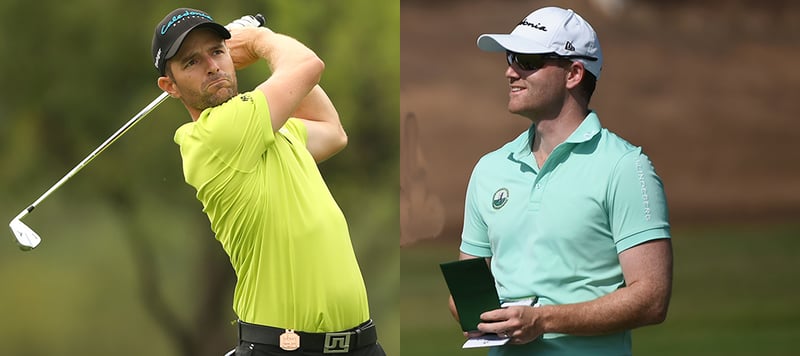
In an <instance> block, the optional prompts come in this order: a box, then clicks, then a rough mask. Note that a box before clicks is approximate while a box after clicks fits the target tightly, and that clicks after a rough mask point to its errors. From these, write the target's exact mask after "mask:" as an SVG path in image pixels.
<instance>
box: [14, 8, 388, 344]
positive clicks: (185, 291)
mask: <svg viewBox="0 0 800 356" xmlns="http://www.w3.org/2000/svg"><path fill="white" fill-rule="evenodd" d="M184 6H189V7H194V8H199V9H203V10H206V11H208V12H209V13H210V14H211V15H212V16H214V17H215V19H217V20H218V21H219V22H222V23H225V22H227V21H229V20H232V19H234V18H238V17H240V16H242V15H244V14H251V13H257V12H260V13H263V14H265V15H266V17H267V21H268V26H269V27H271V28H273V29H274V30H275V31H277V32H282V33H286V34H289V35H291V36H293V37H295V38H297V39H299V40H300V41H301V42H303V43H305V44H307V45H308V46H309V47H311V48H312V49H314V50H315V51H316V52H317V53H318V54H319V55H320V57H321V58H322V59H323V60H324V61H325V63H326V72H325V74H324V75H323V78H322V82H321V84H322V86H323V88H325V90H326V91H327V92H328V94H329V96H330V97H331V99H332V101H333V102H334V103H335V104H336V107H337V109H338V111H339V113H340V115H341V118H342V121H343V124H344V126H345V128H346V130H347V131H348V134H349V137H350V143H349V146H348V148H347V149H345V150H344V151H343V152H341V153H340V154H339V155H337V156H336V157H334V158H332V159H331V160H329V161H327V162H325V163H324V164H323V165H322V166H321V170H322V172H323V175H324V176H325V177H326V180H327V181H328V183H329V186H330V188H331V191H332V193H333V195H334V196H335V197H336V199H337V201H338V202H339V204H340V206H341V207H342V210H343V211H344V213H345V215H346V216H347V218H348V222H349V224H350V228H351V233H352V240H353V245H354V247H355V250H356V254H357V256H358V259H359V263H360V264H361V268H362V271H363V273H364V278H365V282H366V285H367V289H368V293H369V297H370V307H371V312H372V316H373V318H374V319H375V321H376V323H377V324H378V328H379V329H378V330H379V333H380V340H381V343H382V344H383V346H384V348H385V349H386V350H387V352H388V353H389V354H390V355H399V299H398V293H399V291H398V290H399V269H400V264H399V250H398V248H397V241H398V238H399V233H398V231H399V227H398V218H397V216H398V195H397V187H398V185H399V183H398V176H399V172H398V163H397V162H398V154H399V153H398V152H399V142H398V141H399V133H398V125H397V113H398V111H399V99H398V95H397V92H398V85H399V84H398V83H399V75H400V73H399V50H400V47H399V21H400V9H399V1H398V0H391V1H370V0H350V1H325V0H304V1H265V0H262V1H244V0H238V1H236V0H234V1H225V2H222V1H193V2H191V3H190V4H187V3H183V2H175V1H153V0H141V1H116V0H112V1H107V0H75V1H52V0H43V1H40V2H37V3H36V4H33V3H30V2H25V1H16V0H13V1H3V2H0V29H1V30H2V33H4V34H5V36H4V39H3V40H2V41H0V53H3V54H4V55H3V56H2V57H0V67H1V68H2V69H0V73H2V82H3V83H4V85H3V86H2V88H0V160H2V161H0V162H2V167H3V168H2V169H1V170H0V201H2V206H0V216H3V217H5V218H6V219H7V220H8V221H10V220H11V219H12V218H13V217H14V216H15V215H16V214H18V213H19V212H20V211H21V210H22V209H24V208H25V207H27V206H28V204H30V203H31V202H33V200H34V199H36V198H37V197H38V196H39V195H40V194H42V193H44V191H45V190H46V189H47V188H48V187H50V186H51V185H52V184H54V183H55V182H56V181H57V180H58V179H60V178H61V177H62V176H63V175H64V174H65V173H66V172H67V171H69V170H70V169H71V168H72V167H74V166H75V165H76V164H77V163H78V162H79V161H80V160H82V159H83V157H85V156H86V155H87V154H88V153H89V152H91V151H92V150H93V149H94V148H95V147H97V146H98V145H99V144H100V143H101V142H103V141H104V140H105V139H106V138H107V137H109V136H110V135H111V134H112V133H113V132H114V131H116V130H117V129H118V128H119V127H120V126H122V124H123V123H125V122H126V121H128V119H130V117H132V116H133V115H134V114H135V113H136V112H138V111H139V110H140V109H141V108H143V107H144V106H145V105H146V104H147V103H149V102H150V101H151V100H153V99H154V98H155V97H156V96H157V95H158V94H159V93H160V92H159V90H158V88H157V86H156V72H155V69H154V68H153V65H152V58H151V55H150V43H151V42H150V41H151V38H152V33H153V29H154V28H155V25H156V23H157V22H158V21H160V20H161V19H162V18H163V16H164V15H165V14H166V13H168V12H169V11H171V10H172V9H174V8H177V7H184ZM267 73H268V69H267V66H266V64H265V63H259V64H256V65H254V66H252V67H250V68H247V69H245V70H244V71H242V72H240V73H239V84H240V88H241V89H242V90H249V88H252V87H254V86H255V85H256V84H258V83H260V82H261V81H263V80H264V79H265V78H266V75H267ZM189 119H190V118H189V116H188V114H187V113H186V111H185V109H184V107H183V106H182V105H181V104H180V103H179V102H178V101H173V100H168V101H167V102H165V103H163V104H162V105H161V106H160V107H159V108H157V109H156V110H155V111H154V112H152V113H150V115H149V116H148V117H147V118H145V119H144V120H143V121H142V122H140V123H139V124H138V125H137V126H136V127H134V128H133V129H132V130H131V131H129V132H128V133H127V134H126V135H125V136H123V137H122V138H121V139H120V140H119V141H117V142H116V143H115V144H114V145H113V146H111V147H110V148H109V149H108V150H106V151H105V152H104V153H103V154H102V155H100V156H99V157H98V158H97V159H95V160H94V161H93V162H92V163H91V164H90V165H89V166H87V167H86V168H85V169H84V170H83V171H81V172H80V173H79V174H78V175H77V176H75V177H74V178H72V180H70V181H69V182H68V183H67V184H66V185H64V186H63V187H62V188H61V189H59V190H58V191H57V192H55V193H54V194H53V195H52V196H51V197H50V198H48V199H47V200H46V201H45V202H43V203H42V204H41V205H40V206H39V207H38V208H37V209H36V211H35V212H34V213H32V214H30V215H29V216H28V217H26V218H25V219H24V222H25V223H26V224H28V225H29V226H31V227H32V228H33V229H34V230H35V231H37V232H38V233H39V234H40V235H41V236H42V237H43V242H42V244H41V245H40V246H39V247H38V248H37V249H36V250H34V251H32V252H27V253H24V252H21V251H19V250H18V249H17V247H16V243H15V242H14V239H13V235H12V234H11V232H10V231H8V230H6V237H7V238H6V239H5V240H4V241H5V242H4V243H2V244H0V286H2V292H0V320H1V321H0V355H25V356H37V355H112V354H113V355H222V354H223V353H225V352H226V351H228V350H229V349H231V348H232V347H233V345H234V344H235V342H236V339H235V338H236V331H235V328H234V327H233V326H232V325H231V324H230V321H232V320H234V319H235V316H234V315H233V312H232V311H231V299H232V293H233V291H232V288H233V283H234V275H233V271H232V270H231V268H230V267H229V263H228V261H227V257H226V256H225V254H224V253H223V252H222V250H221V248H220V247H219V245H218V243H217V242H216V241H215V240H214V238H213V235H212V234H211V232H210V228H209V223H208V221H207V219H206V217H205V215H204V214H203V213H202V211H201V208H202V206H201V205H200V203H199V202H197V201H196V200H195V198H194V190H193V189H192V188H191V187H190V186H188V185H187V184H185V183H184V181H183V175H182V172H181V164H180V156H179V153H178V147H177V146H176V145H175V144H174V143H173V141H172V136H173V133H174V130H175V129H176V128H177V127H178V126H180V125H181V124H182V123H184V122H187V121H188V120H189Z"/></svg>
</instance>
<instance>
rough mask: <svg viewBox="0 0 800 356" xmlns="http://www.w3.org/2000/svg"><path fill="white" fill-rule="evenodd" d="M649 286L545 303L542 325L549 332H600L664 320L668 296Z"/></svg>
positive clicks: (584, 333) (595, 333) (594, 333)
mask: <svg viewBox="0 0 800 356" xmlns="http://www.w3.org/2000/svg"><path fill="white" fill-rule="evenodd" d="M646 288H647V286H644V285H641V286H636V285H633V286H627V287H624V288H620V289H618V290H616V291H615V292H613V293H611V294H608V295H605V296H603V297H600V298H598V299H595V300H592V301H589V302H584V303H576V304H565V305H551V306H542V307H539V308H536V309H539V310H537V312H538V313H541V318H542V321H543V328H544V331H545V332H548V333H564V334H572V335H600V334H608V333H614V332H619V331H623V330H631V329H634V328H638V327H641V326H645V325H651V324H658V323H661V322H663V321H664V319H665V318H666V313H667V304H668V302H669V301H668V300H669V298H668V297H666V298H665V297H664V296H663V295H664V293H663V292H661V293H660V294H661V296H657V295H654V294H657V293H653V291H652V290H649V291H648V290H645V289H646Z"/></svg>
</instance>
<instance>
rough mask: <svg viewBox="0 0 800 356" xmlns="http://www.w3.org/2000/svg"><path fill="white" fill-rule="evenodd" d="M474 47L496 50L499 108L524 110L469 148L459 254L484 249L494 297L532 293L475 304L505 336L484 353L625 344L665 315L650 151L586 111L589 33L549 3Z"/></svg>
mask: <svg viewBox="0 0 800 356" xmlns="http://www.w3.org/2000/svg"><path fill="white" fill-rule="evenodd" d="M478 47H479V48H480V49H482V50H484V51H490V52H505V54H506V60H507V64H508V68H507V69H506V72H505V76H506V79H507V80H508V81H509V101H508V110H509V111H511V112H512V113H515V114H519V115H521V116H524V117H526V118H528V119H530V120H531V121H532V125H531V126H530V128H529V129H528V130H527V131H525V132H523V133H522V134H521V135H519V137H517V138H516V139H514V140H513V141H511V142H509V143H507V144H506V145H504V146H503V147H501V148H500V149H498V150H496V151H494V152H491V153H489V154H487V155H485V156H484V157H482V158H481V159H480V161H479V162H478V163H477V165H476V166H475V168H474V171H473V172H472V176H471V178H470V181H469V186H468V188H467V197H466V208H465V215H464V228H463V233H462V243H461V247H460V250H461V256H460V258H461V259H467V258H486V259H487V260H488V261H489V262H490V266H491V271H492V274H493V275H494V278H495V282H496V288H497V291H498V295H499V296H500V298H501V299H502V300H503V301H516V300H525V299H527V298H534V297H538V304H537V305H535V306H511V307H508V308H501V309H497V310H492V311H487V312H485V313H483V314H482V315H481V320H482V323H480V324H478V325H477V329H478V330H480V332H481V333H496V334H498V335H500V336H501V337H506V338H509V339H510V340H509V342H508V343H507V344H505V345H503V346H498V347H493V348H492V349H491V350H490V352H489V354H490V355H537V356H549V355H550V356H551V355H570V356H573V355H629V354H631V335H630V330H631V329H633V328H637V327H641V326H644V325H649V324H657V323H661V322H663V321H664V319H665V318H666V314H667V308H668V305H669V298H670V293H671V285H672V248H671V242H670V228H669V221H668V215H667V203H666V199H665V196H664V190H663V186H662V184H661V180H660V179H659V177H658V176H657V175H656V173H655V171H654V168H653V166H652V164H651V163H650V160H649V159H648V158H647V156H646V155H645V154H644V153H642V150H641V148H639V147H636V146H633V145H631V144H630V143H628V142H627V141H625V140H624V139H622V138H620V137H619V136H617V135H615V134H613V133H611V132H609V131H608V130H607V129H605V128H603V127H602V126H601V124H600V120H599V117H598V114H597V113H595V112H594V111H592V110H590V109H589V108H588V105H589V101H590V99H591V96H592V93H593V92H594V89H595V84H596V81H597V79H598V78H599V77H600V70H601V68H602V64H603V55H602V51H601V49H600V42H599V41H598V39H597V35H596V33H595V31H594V30H593V29H592V27H591V26H590V25H589V24H588V23H587V22H586V21H585V20H584V19H583V18H581V17H580V16H579V15H578V14H576V13H575V12H573V11H572V10H565V9H561V8H556V7H548V8H542V9H539V10H537V11H534V12H533V13H531V14H529V15H528V16H527V17H525V18H524V19H523V20H522V21H521V22H520V23H519V24H518V25H517V26H516V28H515V29H514V30H513V31H512V32H511V33H510V34H488V35H482V36H480V37H479V38H478ZM450 307H451V311H453V312H454V314H455V315H457V314H456V313H455V306H454V304H453V303H452V299H451V303H450Z"/></svg>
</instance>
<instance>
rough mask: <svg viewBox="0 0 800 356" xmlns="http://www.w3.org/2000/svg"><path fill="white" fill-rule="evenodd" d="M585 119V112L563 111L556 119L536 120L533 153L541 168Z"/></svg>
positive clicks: (532, 145)
mask: <svg viewBox="0 0 800 356" xmlns="http://www.w3.org/2000/svg"><path fill="white" fill-rule="evenodd" d="M584 118H586V114H585V112H584V111H583V110H570V111H562V112H561V113H560V114H559V115H558V116H556V117H554V118H548V119H537V120H534V123H535V124H536V127H535V129H536V135H535V136H534V138H533V143H532V144H531V152H533V155H534V157H536V163H538V164H539V167H542V166H544V162H545V161H546V160H547V158H548V157H550V154H551V153H553V150H554V149H555V148H556V147H557V146H558V145H560V144H561V143H562V142H564V141H566V140H567V138H568V137H569V136H570V135H571V134H572V133H573V132H575V129H577V128H578V126H580V124H581V123H582V122H583V119H584Z"/></svg>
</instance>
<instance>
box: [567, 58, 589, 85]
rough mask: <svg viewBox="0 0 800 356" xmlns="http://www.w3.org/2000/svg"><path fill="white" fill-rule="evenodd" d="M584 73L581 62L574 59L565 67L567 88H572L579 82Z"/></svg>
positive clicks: (584, 69)
mask: <svg viewBox="0 0 800 356" xmlns="http://www.w3.org/2000/svg"><path fill="white" fill-rule="evenodd" d="M585 74H586V68H585V67H584V66H583V63H581V62H578V61H574V62H572V63H571V64H570V66H569V68H568V69H567V88H568V89H573V88H575V87H577V86H578V84H580V83H581V80H582V79H583V76H584V75H585Z"/></svg>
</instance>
